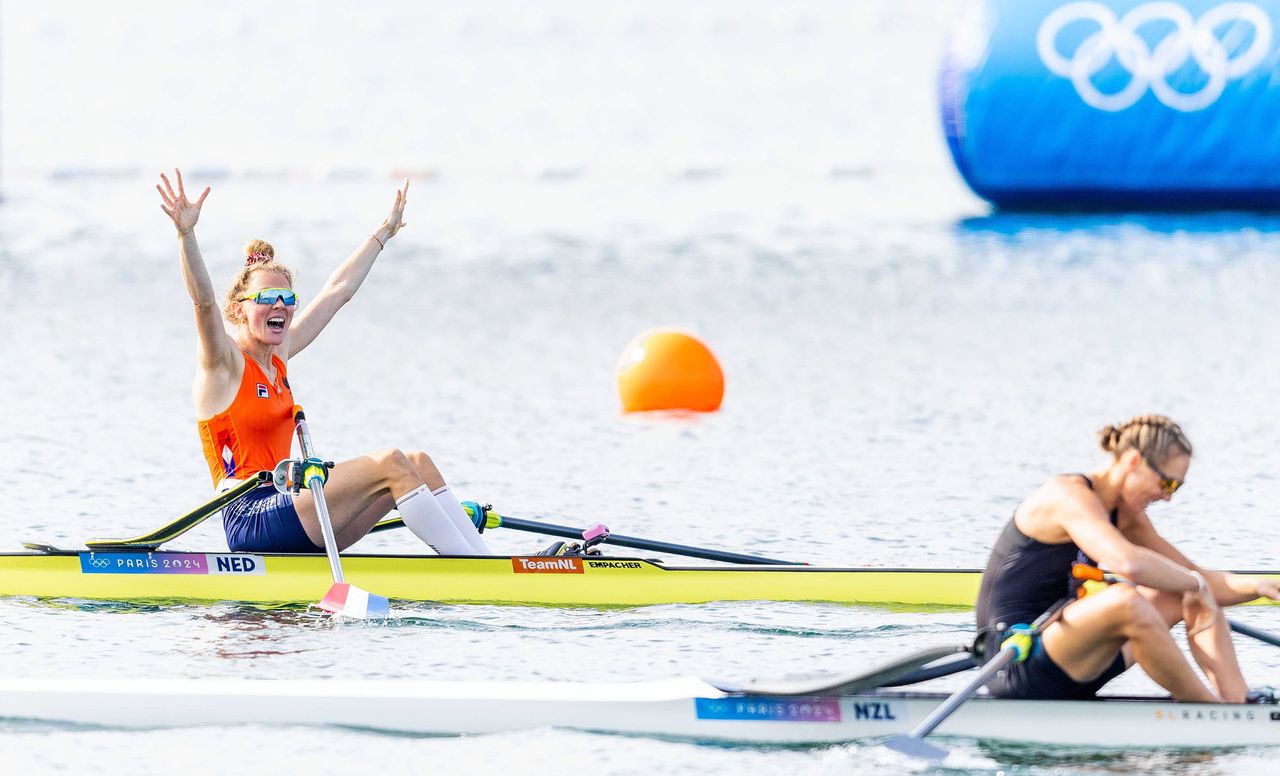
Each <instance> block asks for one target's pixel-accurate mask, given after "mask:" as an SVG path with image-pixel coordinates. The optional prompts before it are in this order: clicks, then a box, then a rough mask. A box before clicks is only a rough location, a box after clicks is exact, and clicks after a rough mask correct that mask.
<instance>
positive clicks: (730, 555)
mask: <svg viewBox="0 0 1280 776" xmlns="http://www.w3.org/2000/svg"><path fill="white" fill-rule="evenodd" d="M501 525H502V527H503V528H513V529H515V530H517V531H528V532H530V533H540V534H546V535H548V536H563V537H565V538H567V539H581V538H582V529H581V528H573V527H571V526H567V525H555V524H554V523H543V522H538V521H534V520H523V519H521V518H518V517H507V516H505V515H504V516H503V517H502V523H501ZM605 544H613V545H617V546H619V547H630V548H631V549H635V550H649V551H650V552H666V553H670V554H672V555H686V556H688V557H690V558H705V559H706V560H720V561H726V562H728V563H754V564H758V565H765V566H803V565H805V564H803V563H796V562H795V561H789V560H778V559H777V558H762V557H760V556H758V555H744V554H742V553H738V552H725V551H724V550H708V549H704V548H702V547H690V546H688V545H684V544H673V543H671V542H662V541H657V540H655V539H641V538H639V537H636V536H623V535H622V534H616V533H611V534H609V538H608V539H605Z"/></svg>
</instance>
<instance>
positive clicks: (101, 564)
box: [89, 558, 111, 569]
mask: <svg viewBox="0 0 1280 776" xmlns="http://www.w3.org/2000/svg"><path fill="white" fill-rule="evenodd" d="M89 563H90V564H92V565H93V567H94V568H99V569H105V568H106V567H107V566H110V565H111V561H109V560H107V559H106V558H91V559H90V560H89Z"/></svg>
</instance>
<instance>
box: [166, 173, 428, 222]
mask: <svg viewBox="0 0 1280 776" xmlns="http://www.w3.org/2000/svg"><path fill="white" fill-rule="evenodd" d="M173 174H174V177H176V178H177V179H178V191H177V193H174V191H173V185H172V184H171V183H169V178H168V177H167V176H166V175H165V174H164V173H160V180H161V182H163V183H164V187H163V188H161V186H160V184H158V183H157V184H156V191H158V192H160V199H161V200H163V202H162V204H161V205H160V209H161V210H163V211H164V212H165V215H167V216H169V218H170V219H172V220H173V225H174V226H175V227H177V229H178V234H190V233H191V230H192V229H195V228H196V222H197V221H199V220H200V207H201V206H202V205H204V198H205V197H207V196H209V187H208V186H205V187H204V191H203V192H201V194H200V199H197V200H196V201H195V202H192V201H191V200H189V199H187V192H186V189H184V188H183V186H182V171H181V170H179V169H178V168H176V167H175V168H174V169H173ZM405 183H406V185H407V184H408V181H406V182H405ZM396 201H397V202H399V195H398V194H397V200H396Z"/></svg>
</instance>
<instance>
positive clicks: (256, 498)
mask: <svg viewBox="0 0 1280 776" xmlns="http://www.w3.org/2000/svg"><path fill="white" fill-rule="evenodd" d="M222 527H223V528H224V529H225V530H226V532H227V547H229V548H230V549H231V551H232V552H320V551H321V550H322V549H323V548H321V547H317V546H316V545H315V543H314V542H312V541H311V538H310V537H309V536H307V532H306V531H304V530H302V521H301V520H299V519H298V510H297V509H294V506H293V496H290V495H288V494H287V493H280V492H279V491H277V490H276V489H275V487H274V486H272V485H264V486H263V487H260V488H254V489H253V490H251V491H249V493H248V495H246V496H245V497H244V498H241V499H238V500H236V501H233V502H232V503H231V504H229V505H227V506H226V507H224V508H223V509H222Z"/></svg>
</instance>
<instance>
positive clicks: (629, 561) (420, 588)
mask: <svg viewBox="0 0 1280 776" xmlns="http://www.w3.org/2000/svg"><path fill="white" fill-rule="evenodd" d="M37 546H38V545H37ZM342 564H343V569H344V570H345V573H346V576H347V577H348V578H349V579H350V580H351V581H352V582H353V583H355V584H358V585H360V586H362V587H365V588H367V589H370V590H376V591H378V593H379V594H381V595H384V596H387V597H389V598H394V599H399V600H404V601H436V602H441V603H483V604H530V605H541V606H650V605H657V604H676V603H707V602H710V601H811V602H833V603H845V604H875V605H893V606H909V607H945V606H955V607H970V606H973V603H974V600H975V599H976V597H977V593H978V583H979V578H980V576H981V573H980V572H979V571H978V570H977V569H908V568H863V567H857V568H832V567H822V566H798V565H791V566H780V565H749V564H734V565H710V564H708V565H704V566H677V565H667V564H664V563H660V562H657V561H654V560H651V559H647V558H638V557H614V556H560V557H545V556H509V557H508V556H498V557H483V558H478V557H441V556H435V555H431V556H421V555H384V554H358V553H350V554H344V555H343V556H342ZM1242 573H1249V574H1255V573H1260V572H1242ZM1270 575H1271V576H1275V577H1277V578H1280V575H1278V574H1275V573H1271V574H1270ZM330 584H332V578H331V575H330V569H329V565H328V562H327V560H326V559H325V556H323V555H250V554H241V553H227V552H180V551H167V550H156V551H151V552H147V551H135V550H113V551H93V550H85V551H73V550H57V549H54V548H51V547H47V548H45V550H44V551H32V552H23V553H6V554H0V595H4V596H33V597H37V598H82V599H88V600H111V601H135V600H148V601H162V600H171V601H195V602H199V601H240V602H245V603H261V604H288V603H309V602H313V601H315V600H317V598H318V597H319V596H321V595H323V594H324V591H325V590H326V589H327V588H328V586H329V585H330Z"/></svg>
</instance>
